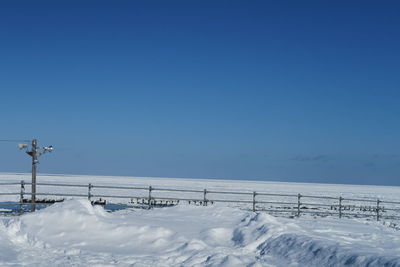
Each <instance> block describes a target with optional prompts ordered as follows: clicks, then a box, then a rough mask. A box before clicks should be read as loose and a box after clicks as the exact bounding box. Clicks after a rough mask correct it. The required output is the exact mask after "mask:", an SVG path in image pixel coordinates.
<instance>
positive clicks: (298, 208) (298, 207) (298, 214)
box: [297, 193, 301, 217]
mask: <svg viewBox="0 0 400 267" xmlns="http://www.w3.org/2000/svg"><path fill="white" fill-rule="evenodd" d="M300 198H301V195H300V193H299V194H297V217H300V205H301V202H300Z"/></svg>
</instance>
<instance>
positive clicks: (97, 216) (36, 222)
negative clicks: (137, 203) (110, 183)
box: [7, 200, 176, 254]
mask: <svg viewBox="0 0 400 267" xmlns="http://www.w3.org/2000/svg"><path fill="white" fill-rule="evenodd" d="M7 229H8V231H7V232H8V234H9V236H10V239H11V240H12V241H13V242H14V243H28V244H30V245H31V246H36V247H43V248H46V247H57V248H60V247H65V248H69V250H70V251H69V252H68V253H79V251H80V249H82V248H84V249H85V250H89V251H95V252H113V253H118V254H146V253H150V252H154V251H156V250H163V251H164V250H168V249H171V243H172V242H170V241H172V240H175V239H176V237H175V236H174V235H175V233H174V232H172V231H171V230H168V229H166V228H164V227H154V226H147V225H132V224H129V223H128V222H126V221H125V220H123V218H121V217H115V216H112V214H110V213H107V212H106V211H105V210H104V209H103V208H102V207H99V206H92V205H91V204H90V202H89V201H87V200H69V201H66V202H65V203H58V204H55V205H53V206H51V207H48V208H46V209H44V210H41V211H38V212H35V213H32V214H27V215H24V216H21V217H20V218H19V219H16V220H12V221H10V222H9V223H8V225H7ZM172 248H173V247H172Z"/></svg>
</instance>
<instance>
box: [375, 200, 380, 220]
mask: <svg viewBox="0 0 400 267" xmlns="http://www.w3.org/2000/svg"><path fill="white" fill-rule="evenodd" d="M380 202H381V201H380V200H379V199H377V200H376V220H377V221H379V209H380V207H379V203H380Z"/></svg>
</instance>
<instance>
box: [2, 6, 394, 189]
mask: <svg viewBox="0 0 400 267" xmlns="http://www.w3.org/2000/svg"><path fill="white" fill-rule="evenodd" d="M399 12H400V4H398V3H397V2H396V1H385V2H381V1H375V2H368V1H119V2H118V3H116V2H110V1H95V2H85V3H84V4H82V3H80V2H73V1H69V2H54V1H52V2H39V1H35V2H32V1H28V2H21V1H18V2H13V3H12V2H9V3H1V4H0V90H1V98H0V103H1V104H0V125H1V128H0V129H1V133H0V139H15V138H17V139H19V138H22V139H30V138H33V137H35V138H38V139H39V142H40V144H41V145H47V144H52V145H53V146H55V149H56V150H55V152H54V153H53V154H51V155H45V156H43V157H45V158H42V160H41V165H40V169H39V170H40V172H44V173H73V174H102V175H131V176H161V177H198V178H222V179H224V178H227V179H255V180H279V181H297V182H326V183H354V184H384V185H400V179H399V178H400V177H399V173H400V150H399V149H400V141H399V136H400V126H399V115H400V105H399V100H400V88H399V85H400V75H399V73H400V52H399V51H400V50H399V47H400V16H398V14H399ZM0 148H1V149H0V151H1V153H0V161H1V164H0V171H3V172H28V171H30V165H29V158H28V157H27V156H26V155H24V154H23V153H21V152H20V151H18V150H17V149H16V147H15V144H13V143H5V142H3V143H0Z"/></svg>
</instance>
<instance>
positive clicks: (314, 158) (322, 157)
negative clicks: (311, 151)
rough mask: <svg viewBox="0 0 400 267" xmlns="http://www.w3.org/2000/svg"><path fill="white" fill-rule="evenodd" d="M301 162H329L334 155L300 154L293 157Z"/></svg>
mask: <svg viewBox="0 0 400 267" xmlns="http://www.w3.org/2000/svg"><path fill="white" fill-rule="evenodd" d="M292 160H294V161H299V162H328V161H331V160H333V157H331V156H328V155H311V156H310V155H298V156H295V157H293V158H292Z"/></svg>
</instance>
